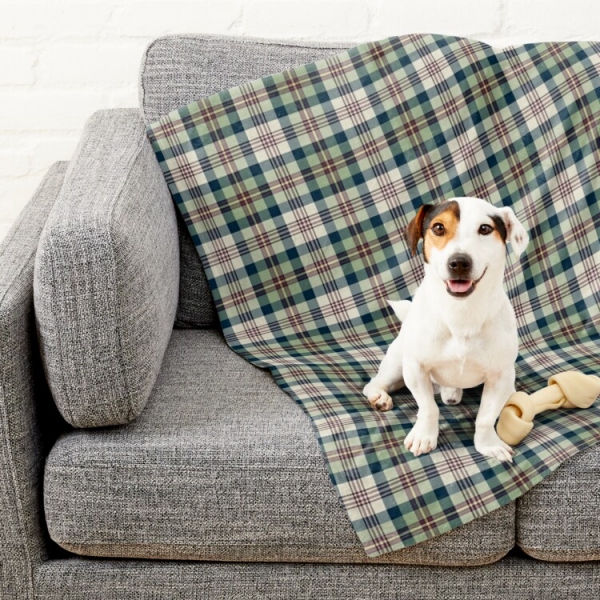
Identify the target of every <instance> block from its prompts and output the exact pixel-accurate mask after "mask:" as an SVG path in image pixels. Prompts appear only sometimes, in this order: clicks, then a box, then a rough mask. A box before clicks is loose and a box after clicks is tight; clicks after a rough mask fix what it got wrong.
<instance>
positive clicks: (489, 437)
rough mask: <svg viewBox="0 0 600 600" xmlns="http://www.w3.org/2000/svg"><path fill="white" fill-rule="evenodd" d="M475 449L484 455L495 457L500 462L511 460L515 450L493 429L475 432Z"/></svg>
mask: <svg viewBox="0 0 600 600" xmlns="http://www.w3.org/2000/svg"><path fill="white" fill-rule="evenodd" d="M475 450H477V452H479V453H480V454H483V455H484V456H489V457H490V458H497V459H498V460H499V461H501V462H512V461H513V458H512V457H513V455H514V453H515V451H514V450H513V449H512V448H511V447H510V446H509V445H508V444H507V443H505V442H503V441H502V440H501V439H500V438H499V437H498V434H497V433H496V432H495V431H494V430H493V429H491V430H489V431H485V432H477V431H476V432H475Z"/></svg>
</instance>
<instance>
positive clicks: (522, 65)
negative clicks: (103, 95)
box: [148, 35, 600, 557]
mask: <svg viewBox="0 0 600 600" xmlns="http://www.w3.org/2000/svg"><path fill="white" fill-rule="evenodd" d="M148 133H149V137H150V139H151V141H152V144H153V147H154V150H155V152H156V155H157V158H158V160H159V162H160V164H161V166H162V169H163V171H164V174H165V177H166V180H167V182H168V184H169V186H170V189H171V192H172V194H173V197H174V199H175V201H176V203H177V206H178V207H179V209H180V210H181V212H182V214H183V216H184V218H185V221H186V223H187V226H188V228H189V231H190V233H191V235H192V237H193V239H194V241H195V243H196V245H197V248H198V252H199V253H200V256H201V258H202V262H203V265H204V268H205V270H206V273H207V276H208V279H209V282H210V286H211V289H212V292H213V294H214V299H215V302H216V305H217V309H218V312H219V316H220V320H221V324H222V327H223V331H224V334H225V337H226V340H227V342H228V344H229V345H230V347H231V348H233V349H234V350H235V351H236V352H238V353H239V354H241V355H242V356H244V357H245V358H246V359H248V360H249V361H251V362H252V363H253V364H255V365H257V366H259V367H263V368H268V369H270V370H271V372H272V374H273V375H274V377H275V380H276V381H277V383H278V384H279V385H280V386H281V387H282V388H283V389H284V390H285V391H286V392H288V393H289V394H290V395H291V396H292V397H293V398H294V399H295V400H296V401H297V402H298V403H300V405H301V406H302V407H303V408H304V410H305V411H306V412H307V413H308V415H310V417H311V419H312V422H313V424H314V429H315V431H316V435H317V437H318V439H319V442H320V446H321V448H322V451H323V456H324V457H325V460H326V462H327V466H328V469H329V473H330V475H331V480H332V482H333V484H334V485H335V487H336V488H337V491H338V492H339V496H340V498H341V501H342V503H343V505H344V506H345V508H346V510H347V512H348V516H349V518H350V520H351V522H352V524H353V526H354V528H355V531H356V533H357V535H358V537H359V538H360V540H361V542H362V544H363V545H364V548H365V551H366V553H367V555H368V556H370V557H375V556H378V555H381V554H383V553H386V552H390V551H393V550H396V549H399V548H402V547H405V546H409V545H412V544H416V543H418V542H421V541H423V540H426V539H428V538H431V537H433V536H436V535H439V534H441V533H443V532H446V531H449V530H451V529H453V528H455V527H458V526H460V525H462V524H464V523H467V522H469V521H471V520H472V519H474V518H476V517H479V516H481V515H483V514H485V513H488V512H490V511H493V510H495V509H497V508H499V507H501V506H503V505H505V504H507V503H508V502H511V501H513V500H515V499H516V498H518V497H519V496H521V495H522V494H523V493H525V492H526V491H527V490H529V489H530V488H531V487H532V486H533V485H535V484H536V483H538V482H539V481H541V480H542V479H543V478H544V477H546V476H547V475H548V474H550V473H551V472H552V471H553V470H554V469H555V468H556V467H557V466H558V465H559V464H560V463H561V462H562V461H564V460H565V459H567V458H569V457H570V456H572V455H573V454H574V453H576V452H577V451H579V450H581V449H583V448H586V447H589V446H591V445H593V444H595V443H597V442H598V440H599V439H600V428H599V427H598V425H600V407H592V408H591V409H589V410H585V411H568V410H563V411H555V412H550V413H546V414H544V415H542V416H541V417H540V418H539V419H537V420H536V424H535V428H534V430H533V432H532V433H531V434H530V435H529V436H528V437H527V439H526V440H525V442H524V443H523V444H521V445H520V446H518V447H517V448H516V456H515V460H514V463H513V464H509V463H500V462H499V461H497V460H495V459H487V458H485V457H483V456H481V455H480V454H478V453H477V452H476V451H475V449H474V446H473V433H474V419H475V415H476V411H477V407H478V399H479V397H480V393H481V389H476V390H474V391H472V392H470V393H468V394H467V395H466V398H465V399H464V400H463V403H462V404H461V405H458V406H441V418H440V437H439V441H438V448H437V449H436V450H435V451H433V452H431V453H430V454H427V455H424V456H420V457H418V458H415V457H414V456H413V455H412V454H411V453H410V452H407V451H406V450H405V449H404V447H403V444H402V442H403V439H404V437H405V435H406V434H407V433H408V431H409V430H410V428H411V426H412V423H413V422H414V421H415V416H416V408H417V407H416V403H415V402H414V400H413V398H412V397H411V395H410V393H409V392H408V391H407V390H406V389H404V390H401V391H400V392H399V393H398V394H396V397H395V407H394V409H393V410H392V411H390V412H387V413H379V412H375V411H374V410H372V409H371V408H370V407H369V406H368V403H367V401H366V400H365V398H364V397H363V396H362V394H361V390H362V387H363V386H364V384H365V383H366V382H367V381H368V380H369V378H370V377H371V376H372V375H373V374H374V373H375V372H376V369H377V367H378V365H379V362H380V360H381V358H382V357H383V353H384V351H385V349H386V348H387V346H388V345H389V344H390V343H391V341H392V340H393V338H394V336H395V335H396V334H397V332H398V328H399V324H398V322H397V320H396V319H395V318H394V316H393V313H392V311H391V309H390V308H389V307H388V305H387V303H386V298H388V297H395V298H410V297H411V296H412V294H413V293H414V291H415V289H416V287H417V286H418V284H419V282H420V280H421V278H422V264H421V260H422V259H421V257H416V258H412V257H411V256H410V254H409V250H408V248H407V246H406V242H405V240H404V237H403V230H404V229H405V227H406V225H407V223H408V222H409V220H410V219H412V217H413V216H414V214H415V212H416V210H417V209H418V207H419V206H420V205H421V204H423V203H425V202H438V201H440V200H441V199H444V198H449V197H451V196H477V197H480V198H485V199H487V200H489V201H490V202H491V203H493V204H495V205H496V206H502V205H510V206H512V207H513V209H514V210H515V212H516V214H517V216H518V218H519V219H520V220H521V221H522V222H523V223H524V225H525V227H526V228H527V229H528V231H529V233H530V235H531V237H532V242H531V244H530V246H529V250H528V252H527V253H526V255H525V256H524V257H522V259H521V261H520V262H518V261H515V260H514V259H513V258H512V257H509V259H508V260H509V263H508V267H507V272H506V277H505V282H506V287H507V291H508V294H509V297H510V298H511V301H512V304H513V306H514V308H515V311H516V317H517V321H518V327H519V335H520V342H521V350H520V355H519V359H518V364H517V389H521V390H524V391H529V392H531V391H534V390H536V389H538V388H539V387H541V386H544V385H545V379H546V378H547V377H548V376H550V375H551V374H553V373H555V372H557V371H560V370H563V369H568V368H578V369H581V370H582V371H584V372H588V373H593V372H595V371H596V372H597V370H598V352H599V348H598V338H599V335H598V330H599V324H600V320H599V311H598V305H599V303H600V273H599V270H600V269H599V262H600V261H599V247H600V242H599V235H598V230H599V227H600V203H599V201H598V194H599V190H600V173H599V169H600V153H599V149H598V145H599V143H600V44H597V43H544V44H528V45H525V46H520V47H511V48H507V49H503V50H498V49H494V48H491V47H490V46H487V45H485V44H483V43H479V42H476V41H471V40H466V39H461V38H455V37H445V36H436V35H411V36H406V37H401V38H398V37H393V38H390V39H386V40H383V41H380V42H376V43H367V44H362V45H359V46H357V47H355V48H353V49H351V50H349V51H347V52H342V53H340V54H338V55H336V56H333V57H330V58H328V59H326V60H322V61H319V62H316V63H313V64H309V65H305V66H300V67H297V68H294V69H291V70H287V71H285V72H282V73H278V74H275V75H272V76H269V77H265V78H263V79H261V80H257V81H252V82H249V83H247V84H245V85H242V86H240V87H237V88H234V89H230V90H227V91H223V92H221V93H219V94H216V95H213V96H211V97H209V98H204V99H201V100H199V101H198V102H194V103H192V104H189V105H188V106H185V107H182V108H179V109H178V110H176V111H174V112H172V113H170V114H169V115H166V116H165V117H164V118H162V119H161V120H160V121H158V122H157V123H154V124H152V125H150V126H149V128H148Z"/></svg>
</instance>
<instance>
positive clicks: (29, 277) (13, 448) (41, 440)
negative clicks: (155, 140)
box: [0, 163, 67, 598]
mask: <svg viewBox="0 0 600 600" xmlns="http://www.w3.org/2000/svg"><path fill="white" fill-rule="evenodd" d="M66 168H67V163H56V164H54V165H53V166H52V167H51V168H50V170H49V171H48V173H47V174H46V176H45V178H44V180H43V181H42V183H41V184H40V186H39V187H38V189H37V191H36V192H35V194H34V196H33V198H32V200H31V201H30V202H29V204H28V205H27V206H26V207H25V208H24V209H23V211H22V213H21V214H20V216H19V218H18V219H17V221H16V222H15V224H14V225H13V226H12V227H11V229H10V230H9V232H8V234H7V236H6V238H5V239H4V241H3V242H2V244H1V245H0V362H1V370H0V598H17V597H18V598H22V597H23V598H33V582H32V568H33V567H34V566H35V565H36V564H38V563H41V561H42V560H44V559H45V558H46V542H45V534H44V533H43V531H44V528H43V525H42V519H43V517H42V506H41V502H40V497H41V487H42V469H43V463H44V456H45V447H44V446H45V442H51V441H52V440H53V437H56V435H57V433H58V432H53V431H48V429H50V424H51V423H52V418H50V419H49V418H48V416H49V413H48V411H51V410H52V400H51V398H50V397H49V393H48V390H47V387H46V385H45V382H44V378H43V374H42V373H41V368H40V365H39V352H38V347H37V343H36V333H35V321H34V317H33V268H34V259H35V253H36V249H37V246H38V240H39V237H40V234H41V231H42V228H43V226H44V223H45V221H46V218H47V216H48V213H49V212H50V209H51V208H52V206H53V205H54V202H55V201H56V198H57V196H58V194H59V191H60V189H61V187H62V183H63V179H64V175H65V171H66Z"/></svg>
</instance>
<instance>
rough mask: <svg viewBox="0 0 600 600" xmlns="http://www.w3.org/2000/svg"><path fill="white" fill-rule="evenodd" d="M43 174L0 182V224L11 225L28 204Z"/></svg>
mask: <svg viewBox="0 0 600 600" xmlns="http://www.w3.org/2000/svg"><path fill="white" fill-rule="evenodd" d="M43 175H44V174H43V173H39V174H37V175H32V176H29V177H21V178H19V179H14V180H11V181H7V182H2V188H1V190H0V223H13V222H14V220H15V219H16V218H17V217H18V215H19V213H20V212H21V211H22V210H23V207H24V206H25V205H26V204H27V203H28V202H29V200H30V199H31V197H32V196H33V193H34V192H35V190H36V188H37V186H38V185H39V183H40V181H41V180H42V177H43Z"/></svg>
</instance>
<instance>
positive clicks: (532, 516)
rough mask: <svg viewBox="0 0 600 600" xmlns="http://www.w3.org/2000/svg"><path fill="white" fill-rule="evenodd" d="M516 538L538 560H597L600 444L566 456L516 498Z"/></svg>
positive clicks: (599, 509) (599, 540)
mask: <svg viewBox="0 0 600 600" xmlns="http://www.w3.org/2000/svg"><path fill="white" fill-rule="evenodd" d="M517 541H518V545H519V546H520V547H521V548H522V549H523V550H524V551H525V552H526V553H527V554H529V555H530V556H532V557H534V558H537V559H539V560H548V561H556V562H574V561H575V562H579V561H586V560H600V447H599V446H594V447H593V448H589V449H588V450H585V451H582V452H580V453H579V454H576V455H575V456H574V457H572V458H570V459H569V460H568V461H565V462H564V463H563V464H562V465H561V466H560V468H559V469H557V470H556V471H554V473H552V475H550V476H548V477H547V478H546V479H544V481H542V482H541V483H540V484H539V485H536V486H535V487H534V488H533V489H532V490H531V491H530V492H528V493H527V494H525V495H524V496H522V497H521V498H519V500H518V501H517Z"/></svg>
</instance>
